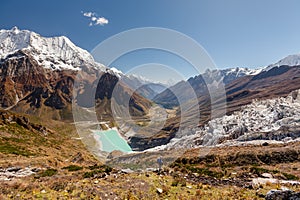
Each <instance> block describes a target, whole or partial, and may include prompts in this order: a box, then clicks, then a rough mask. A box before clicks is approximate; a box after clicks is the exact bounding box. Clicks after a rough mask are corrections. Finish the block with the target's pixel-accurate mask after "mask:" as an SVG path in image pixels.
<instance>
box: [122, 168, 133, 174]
mask: <svg viewBox="0 0 300 200" xmlns="http://www.w3.org/2000/svg"><path fill="white" fill-rule="evenodd" d="M121 172H122V173H125V174H131V173H133V172H134V171H133V170H131V169H122V170H121Z"/></svg>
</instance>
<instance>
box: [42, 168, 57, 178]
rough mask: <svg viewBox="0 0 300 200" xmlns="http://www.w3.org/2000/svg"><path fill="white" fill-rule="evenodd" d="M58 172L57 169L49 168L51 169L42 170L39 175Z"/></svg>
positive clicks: (50, 174)
mask: <svg viewBox="0 0 300 200" xmlns="http://www.w3.org/2000/svg"><path fill="white" fill-rule="evenodd" d="M56 173H57V170H56V169H52V168H49V169H46V170H45V171H42V172H41V173H40V175H39V177H46V176H53V175H55V174H56Z"/></svg>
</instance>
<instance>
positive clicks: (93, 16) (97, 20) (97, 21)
mask: <svg viewBox="0 0 300 200" xmlns="http://www.w3.org/2000/svg"><path fill="white" fill-rule="evenodd" d="M81 13H82V14H83V16H85V17H88V18H89V19H90V20H91V22H90V23H89V26H96V25H101V26H104V25H106V24H108V19H106V18H105V17H98V15H97V13H94V12H81Z"/></svg>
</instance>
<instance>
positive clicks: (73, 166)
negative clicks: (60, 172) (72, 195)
mask: <svg viewBox="0 0 300 200" xmlns="http://www.w3.org/2000/svg"><path fill="white" fill-rule="evenodd" d="M62 169H67V170H68V171H69V172H74V171H79V170H82V169H83V167H80V166H77V165H69V166H67V167H63V168H62Z"/></svg>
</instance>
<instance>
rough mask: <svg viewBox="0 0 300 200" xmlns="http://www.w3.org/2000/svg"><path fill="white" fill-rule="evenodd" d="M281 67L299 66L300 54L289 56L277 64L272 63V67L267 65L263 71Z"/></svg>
mask: <svg viewBox="0 0 300 200" xmlns="http://www.w3.org/2000/svg"><path fill="white" fill-rule="evenodd" d="M283 65H287V66H291V67H293V66H299V65H300V54H294V55H289V56H287V57H285V58H283V59H281V60H279V61H278V62H277V63H274V64H272V65H269V66H268V67H266V68H265V71H268V70H270V69H272V68H273V67H280V66H283Z"/></svg>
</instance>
